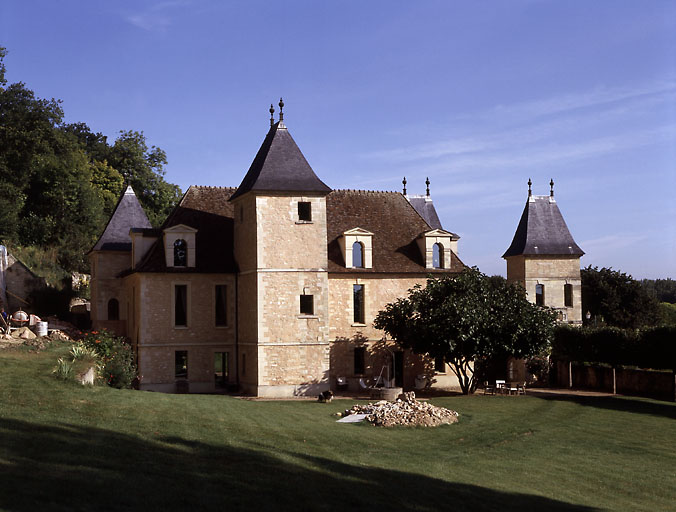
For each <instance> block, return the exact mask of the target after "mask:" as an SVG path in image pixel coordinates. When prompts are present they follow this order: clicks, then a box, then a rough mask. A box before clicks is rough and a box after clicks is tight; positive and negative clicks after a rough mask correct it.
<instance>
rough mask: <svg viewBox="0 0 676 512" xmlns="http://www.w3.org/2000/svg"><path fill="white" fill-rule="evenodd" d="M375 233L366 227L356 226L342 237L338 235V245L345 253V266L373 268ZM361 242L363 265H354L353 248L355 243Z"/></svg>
mask: <svg viewBox="0 0 676 512" xmlns="http://www.w3.org/2000/svg"><path fill="white" fill-rule="evenodd" d="M374 236H375V235H374V234H373V233H371V232H370V231H367V230H366V229H363V228H360V227H356V228H352V229H348V230H347V231H345V232H344V233H343V234H342V235H340V237H338V245H340V250H341V252H342V253H343V261H345V268H358V269H369V268H373V237H374ZM356 242H359V243H361V244H362V266H361V267H355V266H353V261H352V248H353V247H354V244H355V243H356Z"/></svg>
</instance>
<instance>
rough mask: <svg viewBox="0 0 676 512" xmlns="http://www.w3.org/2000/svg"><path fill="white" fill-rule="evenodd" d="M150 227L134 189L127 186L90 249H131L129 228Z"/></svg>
mask: <svg viewBox="0 0 676 512" xmlns="http://www.w3.org/2000/svg"><path fill="white" fill-rule="evenodd" d="M151 227H152V226H151V225H150V221H149V220H148V217H146V213H145V212H144V211H143V208H142V207H141V203H139V202H138V199H137V198H136V194H134V190H133V189H132V188H131V186H127V189H126V190H125V191H124V193H123V194H122V197H120V200H119V201H118V202H117V206H116V207H115V211H114V212H113V215H112V216H111V217H110V220H109V221H108V224H107V225H106V229H104V230H103V234H102V235H101V236H100V237H99V239H98V241H97V242H96V244H95V245H94V247H93V248H92V251H131V237H130V236H129V230H130V229H131V228H151Z"/></svg>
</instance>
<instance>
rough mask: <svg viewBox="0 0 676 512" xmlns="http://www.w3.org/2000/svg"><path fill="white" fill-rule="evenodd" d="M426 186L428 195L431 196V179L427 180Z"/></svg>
mask: <svg viewBox="0 0 676 512" xmlns="http://www.w3.org/2000/svg"><path fill="white" fill-rule="evenodd" d="M425 185H427V195H428V196H429V195H430V179H429V177H428V178H427V179H426V180H425Z"/></svg>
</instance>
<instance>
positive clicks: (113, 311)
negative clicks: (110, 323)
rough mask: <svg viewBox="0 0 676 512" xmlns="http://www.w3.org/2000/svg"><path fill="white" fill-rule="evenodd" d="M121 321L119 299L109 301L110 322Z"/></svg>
mask: <svg viewBox="0 0 676 512" xmlns="http://www.w3.org/2000/svg"><path fill="white" fill-rule="evenodd" d="M119 319H120V303H119V302H118V301H117V299H110V300H109V301H108V320H119Z"/></svg>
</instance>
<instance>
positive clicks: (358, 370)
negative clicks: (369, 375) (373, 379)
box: [354, 347, 366, 375]
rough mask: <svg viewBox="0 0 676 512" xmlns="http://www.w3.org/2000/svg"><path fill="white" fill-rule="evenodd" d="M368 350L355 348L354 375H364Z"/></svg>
mask: <svg viewBox="0 0 676 512" xmlns="http://www.w3.org/2000/svg"><path fill="white" fill-rule="evenodd" d="M365 359H366V348H365V347H355V348H354V374H355V375H363V374H364V369H365V367H366V365H365V364H364V363H365V362H366V361H365Z"/></svg>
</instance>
